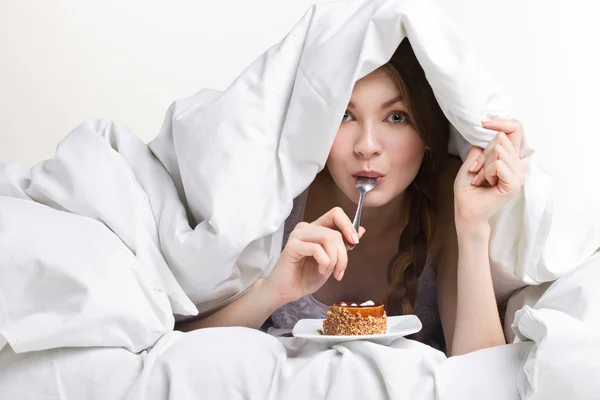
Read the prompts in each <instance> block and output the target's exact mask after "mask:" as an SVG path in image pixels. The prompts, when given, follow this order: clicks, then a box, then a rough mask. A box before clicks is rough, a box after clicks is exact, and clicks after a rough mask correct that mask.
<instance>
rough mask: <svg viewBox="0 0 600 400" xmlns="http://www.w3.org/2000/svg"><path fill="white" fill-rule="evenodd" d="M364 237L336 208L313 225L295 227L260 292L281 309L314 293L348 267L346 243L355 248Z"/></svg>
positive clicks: (340, 210) (362, 231)
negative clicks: (281, 306) (284, 305)
mask: <svg viewBox="0 0 600 400" xmlns="http://www.w3.org/2000/svg"><path fill="white" fill-rule="evenodd" d="M364 233H365V229H364V228H363V227H360V229H359V232H356V230H355V229H354V226H353V225H352V221H350V219H349V218H348V216H347V215H346V213H344V211H343V210H342V209H341V208H340V207H336V208H333V209H331V210H330V211H329V212H327V213H326V214H324V215H323V216H322V217H321V218H319V219H318V220H316V221H315V222H313V223H310V224H309V223H307V222H301V223H299V224H298V225H296V227H295V228H294V230H293V231H292V233H291V234H290V236H289V238H288V242H287V244H286V246H285V248H284V249H283V251H282V253H281V255H280V256H279V260H278V261H277V263H276V264H275V267H274V268H273V271H272V272H271V275H269V276H268V277H267V278H266V279H265V281H264V283H263V288H264V289H265V290H268V291H269V292H270V294H271V296H273V299H274V300H275V301H277V302H278V303H280V304H281V305H283V304H287V303H289V302H291V301H295V300H297V299H299V298H301V297H302V296H305V295H307V294H312V293H314V292H316V291H317V290H318V289H319V288H320V287H321V286H323V284H325V282H327V279H329V277H330V276H331V275H332V274H333V276H334V277H335V278H336V279H337V280H338V281H339V280H341V279H342V278H343V276H344V272H345V271H346V266H347V265H348V245H347V243H349V244H357V243H358V240H359V239H360V238H361V237H362V235H363V234H364Z"/></svg>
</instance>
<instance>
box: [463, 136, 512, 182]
mask: <svg viewBox="0 0 600 400" xmlns="http://www.w3.org/2000/svg"><path fill="white" fill-rule="evenodd" d="M511 146H512V145H511ZM486 150H487V149H486ZM497 160H502V161H504V163H505V164H506V165H507V166H508V167H509V168H510V169H511V170H514V169H515V166H516V156H512V155H510V154H509V152H508V150H507V149H506V148H505V147H504V146H502V145H501V144H497V145H496V146H494V148H493V149H492V150H490V151H489V153H488V155H487V157H486V158H485V162H484V164H483V166H482V169H481V170H480V171H479V172H478V173H477V177H476V178H474V179H473V181H474V185H476V186H478V185H481V184H482V183H483V182H485V181H486V180H487V181H488V183H489V184H490V185H491V186H494V185H495V184H497V183H498V179H497V177H496V175H493V176H490V175H489V174H488V170H486V168H487V167H488V166H489V165H490V164H492V163H494V162H496V161H497Z"/></svg>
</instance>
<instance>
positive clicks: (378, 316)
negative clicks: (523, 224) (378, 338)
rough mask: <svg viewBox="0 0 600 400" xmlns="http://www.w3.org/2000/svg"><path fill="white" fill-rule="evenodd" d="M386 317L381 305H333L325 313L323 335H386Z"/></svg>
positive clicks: (369, 303)
mask: <svg viewBox="0 0 600 400" xmlns="http://www.w3.org/2000/svg"><path fill="white" fill-rule="evenodd" d="M386 331H387V315H386V313H385V309H384V308H383V304H377V305H376V304H375V303H373V302H372V301H367V302H366V303H362V304H360V305H359V304H356V303H335V304H334V305H332V306H331V307H329V310H328V311H327V319H326V320H324V321H323V331H322V332H320V333H321V334H324V335H335V336H349V335H375V334H381V333H386Z"/></svg>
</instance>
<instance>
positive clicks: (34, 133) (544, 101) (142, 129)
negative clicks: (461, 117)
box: [0, 0, 600, 179]
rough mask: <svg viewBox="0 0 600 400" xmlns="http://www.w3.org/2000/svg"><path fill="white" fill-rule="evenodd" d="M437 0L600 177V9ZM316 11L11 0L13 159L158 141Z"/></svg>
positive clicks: (547, 128) (9, 150)
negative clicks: (190, 103) (180, 110)
mask: <svg viewBox="0 0 600 400" xmlns="http://www.w3.org/2000/svg"><path fill="white" fill-rule="evenodd" d="M435 1H436V2H437V3H438V4H440V6H441V7H442V8H443V9H445V10H446V11H447V12H448V14H449V15H450V16H451V17H452V18H453V19H454V20H455V21H456V23H457V25H458V26H459V27H460V29H461V30H462V32H463V33H464V34H465V36H467V38H468V39H469V40H470V41H471V42H472V44H473V46H474V47H475V48H476V49H477V50H478V51H479V53H480V55H481V57H482V59H483V61H484V63H485V64H486V65H487V66H488V68H490V69H491V70H492V72H493V73H495V74H496V75H497V76H498V77H499V79H500V80H501V81H502V82H503V83H504V84H506V85H507V86H508V87H509V89H510V90H511V91H512V93H513V94H514V95H515V97H516V99H517V101H518V103H519V104H520V106H521V110H522V115H521V117H522V118H523V120H524V121H526V122H527V124H528V125H527V127H528V128H529V130H530V131H531V132H534V133H535V136H536V138H538V139H542V140H541V142H540V141H538V148H539V149H541V150H542V152H541V153H542V154H543V155H544V157H546V158H547V159H548V160H550V159H552V160H553V161H555V162H560V159H561V156H562V155H563V154H564V153H565V152H569V153H576V154H580V155H581V159H582V164H581V167H582V168H585V170H582V172H581V173H584V174H585V173H589V174H590V178H594V177H595V175H596V174H595V173H591V172H589V169H592V170H593V169H594V168H596V170H600V168H598V164H597V162H596V161H595V159H596V158H597V156H596V153H597V150H596V148H597V147H596V146H597V145H598V144H599V143H600V139H599V136H600V129H599V128H598V126H599V124H600V122H599V119H598V118H597V117H596V116H597V115H599V114H600V113H599V112H598V108H599V105H600V101H598V100H597V96H598V93H600V78H599V77H598V72H597V71H600V51H599V50H598V48H600V28H598V26H599V24H598V23H597V21H599V20H600V4H599V3H600V2H598V1H595V0H571V1H569V2H567V1H564V0H562V1H557V0H550V1H548V0H537V1H533V0H531V1H528V0H504V1H496V0H435ZM313 3H319V1H316V0H294V1H282V0H253V1H248V0H229V1H226V0H222V1H218V2H217V1H210V2H209V1H204V0H176V1H159V0H152V1H148V0H128V1H122V0H103V1H99V0H94V1H91V0H53V1H42V0H38V1H34V0H0V57H1V59H0V162H18V163H22V164H25V165H27V166H31V165H33V164H34V163H37V162H39V161H41V160H42V159H44V158H49V157H51V156H52V155H53V153H54V149H55V147H56V144H57V143H58V141H59V140H60V139H61V138H62V137H64V136H65V135H66V134H67V133H68V132H69V131H70V130H71V129H73V128H74V127H75V126H76V125H77V124H78V123H80V122H82V121H84V120H87V119H93V118H108V119H113V120H116V121H119V122H121V123H124V124H125V125H127V126H128V127H130V128H131V129H132V131H133V132H134V133H135V134H136V135H138V136H139V137H140V138H141V139H142V140H144V141H149V140H151V139H152V138H153V137H154V136H155V135H156V134H157V132H158V130H159V128H160V125H161V123H162V120H163V117H164V114H165V111H166V109H167V107H168V106H169V105H170V104H171V102H172V101H173V100H175V99H177V98H181V97H186V96H189V95H191V94H193V93H195V92H197V91H198V90H200V89H201V88H203V87H212V88H216V89H224V88H226V87H227V85H228V84H229V83H230V82H231V81H232V80H233V79H235V77H236V76H237V75H238V74H239V73H240V72H241V71H242V70H243V69H244V68H245V67H246V66H247V65H248V64H249V63H250V62H251V61H253V60H254V59H255V58H256V57H258V56H259V55H260V54H261V53H262V52H264V51H265V50H266V49H267V48H268V47H270V46H271V45H273V44H275V43H277V42H278V41H279V40H281V39H282V38H283V36H285V34H286V33H287V32H288V31H289V30H291V28H292V26H293V25H294V24H295V23H296V22H297V21H298V19H300V17H301V16H302V15H303V14H304V13H305V12H306V10H307V9H308V7H309V6H310V5H311V4H313ZM232 112H235V110H232ZM592 160H593V162H592ZM571 163H572V162H571ZM568 173H572V171H571V172H568ZM566 174H567V172H564V173H563V175H564V176H563V178H565V179H568V176H567V175H566Z"/></svg>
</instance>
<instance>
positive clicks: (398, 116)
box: [387, 111, 408, 124]
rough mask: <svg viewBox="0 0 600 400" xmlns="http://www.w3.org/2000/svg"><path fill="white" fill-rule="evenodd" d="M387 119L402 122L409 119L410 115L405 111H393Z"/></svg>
mask: <svg viewBox="0 0 600 400" xmlns="http://www.w3.org/2000/svg"><path fill="white" fill-rule="evenodd" d="M387 120H388V121H389V122H391V123H392V124H401V123H404V122H406V121H408V115H406V113H404V112H398V111H397V112H393V113H391V114H390V115H389V116H388V117H387Z"/></svg>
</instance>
